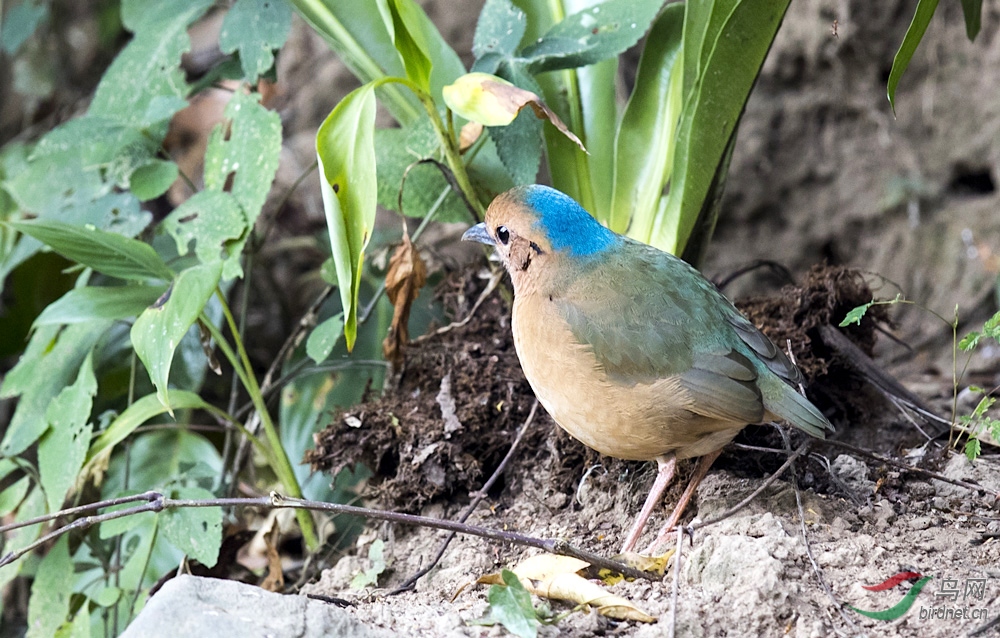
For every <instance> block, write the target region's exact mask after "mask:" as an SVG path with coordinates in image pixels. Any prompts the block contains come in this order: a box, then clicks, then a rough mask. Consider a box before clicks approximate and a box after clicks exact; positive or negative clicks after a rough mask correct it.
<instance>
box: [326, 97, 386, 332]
mask: <svg viewBox="0 0 1000 638" xmlns="http://www.w3.org/2000/svg"><path fill="white" fill-rule="evenodd" d="M374 133H375V90H374V87H373V86H372V85H371V84H366V85H364V86H362V87H360V88H358V89H355V90H354V91H352V92H351V93H349V94H348V95H347V97H345V98H344V99H343V100H341V101H340V103H339V104H338V105H337V106H336V108H334V109H333V111H331V112H330V115H329V116H327V118H326V120H325V121H324V122H323V125H322V126H320V127H319V131H318V132H317V134H316V156H317V158H318V160H319V169H320V189H321V191H322V193H323V210H324V212H325V213H326V227H327V230H328V231H329V234H330V246H331V248H332V251H333V261H334V265H335V266H336V269H337V282H338V287H339V288H340V300H341V303H342V304H343V308H344V316H345V317H346V319H345V321H344V338H345V339H346V341H347V349H348V350H351V349H353V348H354V340H355V339H356V337H357V334H358V293H359V291H360V287H361V269H362V267H363V265H364V259H365V247H367V246H368V240H369V239H371V233H372V228H373V226H374V224H375V203H376V199H377V186H376V184H375V179H376V168H375V145H374Z"/></svg>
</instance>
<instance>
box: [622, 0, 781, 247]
mask: <svg viewBox="0 0 1000 638" xmlns="http://www.w3.org/2000/svg"><path fill="white" fill-rule="evenodd" d="M788 2H789V0H779V1H778V2H775V1H774V0H741V1H740V2H738V4H736V6H735V7H734V8H733V10H732V12H731V13H728V14H727V13H726V12H725V11H720V9H724V8H725V7H719V6H716V7H714V8H712V15H711V16H710V18H709V19H708V20H707V21H705V20H702V21H701V22H705V23H707V27H706V28H705V30H704V33H705V34H706V38H705V41H704V43H703V44H702V47H701V51H702V58H703V60H702V63H701V65H700V66H699V67H698V73H699V77H698V78H697V80H696V81H695V83H694V85H693V87H692V88H691V91H690V94H688V95H687V97H686V98H685V102H684V110H683V112H682V115H681V121H680V123H679V125H678V130H677V140H676V148H675V151H674V167H673V170H672V171H671V184H670V193H669V195H668V197H667V201H666V207H665V209H664V211H663V213H662V214H659V215H657V218H656V220H655V222H654V224H653V229H652V231H651V236H650V237H649V239H648V240H647V239H646V238H642V237H640V238H639V239H642V240H643V241H647V242H648V243H651V244H652V245H654V246H656V247H658V248H660V249H662V250H666V251H668V252H672V253H674V254H680V253H681V252H682V251H683V249H684V247H685V245H686V243H687V241H688V238H689V237H690V235H691V232H692V230H693V229H694V227H695V225H696V224H697V222H698V216H699V214H700V212H701V210H702V207H703V205H704V204H705V201H706V199H707V198H708V196H709V193H710V191H711V190H712V185H713V184H718V183H720V182H719V181H718V178H717V174H718V172H719V171H720V168H721V167H722V165H723V162H724V159H725V157H726V151H727V148H729V144H730V142H731V138H732V137H733V135H735V131H736V127H737V125H738V124H739V121H740V117H741V116H742V114H743V108H744V106H745V105H746V101H747V98H748V97H749V95H750V90H751V89H752V88H753V85H754V82H755V81H756V78H757V74H758V73H759V72H760V68H761V66H762V65H763V63H764V58H765V57H766V56H767V52H768V50H769V49H770V47H771V42H773V40H774V34H775V33H776V32H777V30H778V27H779V26H780V24H781V20H782V18H783V17H784V15H785V10H786V9H787V8H788ZM696 8H697V3H692V4H690V5H689V6H688V8H687V14H686V15H685V35H684V38H685V42H684V56H685V58H684V67H685V69H684V72H685V74H687V73H688V69H689V65H688V59H687V56H688V51H689V47H688V44H689V43H688V41H687V37H688V33H687V30H688V26H689V25H690V24H699V21H698V20H696V19H694V18H689V16H690V15H691V14H692V13H696V11H695V9H696ZM702 8H704V7H702ZM684 83H685V85H687V78H686V77H685V81H684Z"/></svg>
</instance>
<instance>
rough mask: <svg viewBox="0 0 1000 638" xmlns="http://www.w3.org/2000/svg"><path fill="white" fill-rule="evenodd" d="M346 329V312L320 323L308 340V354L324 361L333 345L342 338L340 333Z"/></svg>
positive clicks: (319, 361) (315, 359) (316, 359)
mask: <svg viewBox="0 0 1000 638" xmlns="http://www.w3.org/2000/svg"><path fill="white" fill-rule="evenodd" d="M343 330H344V313H340V314H337V315H334V316H333V317H330V318H329V319H327V320H326V321H324V322H323V323H321V324H319V325H318V326H316V327H315V328H313V331H312V332H310V333H309V339H308V340H307V341H306V354H307V355H309V358H310V359H312V360H313V361H315V362H316V363H323V362H324V361H326V358H327V357H329V356H330V352H332V351H333V346H335V345H336V344H337V340H338V339H340V334H341V332H342V331H343Z"/></svg>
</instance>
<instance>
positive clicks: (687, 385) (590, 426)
mask: <svg viewBox="0 0 1000 638" xmlns="http://www.w3.org/2000/svg"><path fill="white" fill-rule="evenodd" d="M484 220H485V221H483V222H481V223H478V224H476V225H474V226H472V227H470V228H469V229H468V230H467V231H466V232H465V233H464V234H463V236H462V239H463V240H466V241H474V242H479V243H482V244H486V245H489V246H493V247H494V248H495V249H496V251H497V253H498V254H499V257H500V261H501V262H502V263H503V265H504V267H505V268H506V270H507V271H508V273H509V274H510V278H511V282H512V284H513V288H514V303H513V311H512V321H511V324H512V330H513V336H514V346H515V349H516V351H517V356H518V359H519V361H520V363H521V368H522V369H523V371H524V375H525V377H526V378H527V380H528V383H529V384H530V385H531V388H532V390H533V391H534V393H535V395H536V397H537V398H538V400H539V402H540V403H541V404H542V406H543V407H544V408H545V409H546V411H547V412H548V413H549V414H550V415H551V417H552V419H553V420H554V421H555V422H556V423H557V424H558V425H559V426H560V427H562V428H563V429H564V430H566V432H568V433H569V434H570V435H571V436H572V437H574V438H575V439H577V440H579V441H580V442H581V443H583V444H584V445H586V446H588V447H590V448H592V449H594V450H596V451H597V452H599V453H601V454H604V455H607V456H611V457H615V458H619V459H626V460H639V461H655V462H656V463H657V475H656V479H655V480H654V482H653V486H652V488H651V490H650V493H649V496H648V497H647V498H646V501H645V503H644V504H643V507H642V509H641V511H640V513H639V515H638V516H637V518H636V520H635V522H634V523H633V525H632V527H631V529H630V530H629V532H628V534H627V536H626V538H625V541H624V543H623V546H622V553H625V552H629V551H633V550H634V548H635V546H636V544H637V543H638V540H639V539H640V537H641V535H642V533H643V530H644V529H645V525H646V522H647V520H648V518H649V516H650V514H651V513H652V512H653V510H654V509H655V507H656V506H657V504H658V503H659V501H660V499H661V497H662V495H663V492H664V491H665V490H666V488H667V486H669V484H670V482H671V481H672V479H673V475H674V473H675V469H676V462H677V461H678V460H680V459H687V458H695V457H700V460H699V462H698V465H697V467H696V470H695V473H694V477H693V478H692V480H691V481H690V483H689V485H688V486H687V489H686V490H685V492H684V494H683V495H682V496H681V500H680V502H679V503H678V504H677V507H676V508H675V509H674V511H673V513H672V515H671V516H670V517H669V518H668V520H667V523H666V524H665V525H664V527H663V529H662V531H661V532H660V533H659V534H658V536H657V537H656V540H654V541H653V543H652V544H651V545H650V546H649V547H648V548H647V549H646V550H645V551H646V553H651V552H652V551H653V549H654V548H655V547H656V546H657V545H658V544H660V543H662V542H663V541H664V540H666V539H667V538H668V536H669V534H670V532H671V530H672V529H673V528H674V527H675V526H676V525H677V523H678V522H679V521H680V517H681V516H682V514H683V510H684V507H685V506H686V504H687V502H688V501H689V500H690V498H691V496H692V495H693V494H694V489H695V488H696V487H697V484H698V482H700V480H701V479H702V478H703V477H704V476H705V474H706V473H707V471H708V469H709V467H710V466H711V464H712V462H713V461H714V460H715V459H716V458H717V457H718V455H719V454H720V453H721V450H722V448H723V447H724V446H725V445H726V444H727V443H729V442H730V441H731V440H732V439H733V437H735V436H736V434H737V433H738V432H739V431H740V430H741V429H743V427H745V426H746V425H748V424H751V423H764V422H767V421H770V420H784V421H787V422H788V423H790V424H791V425H793V426H795V427H797V428H798V429H800V430H802V431H804V432H806V433H808V434H810V435H812V436H814V437H818V438H824V436H825V433H826V432H827V431H833V429H834V428H833V426H832V425H831V424H830V421H829V420H828V419H827V418H826V417H825V416H824V415H823V413H822V412H821V411H820V410H819V409H818V408H817V407H816V406H815V405H813V404H812V403H811V402H810V401H809V400H808V399H806V398H805V397H804V396H802V395H801V394H800V393H799V392H798V391H797V390H796V388H797V387H799V385H800V384H801V382H802V380H803V378H802V374H801V372H800V371H799V370H798V368H797V367H796V366H795V365H794V364H793V363H792V362H791V361H790V360H789V358H788V357H787V356H786V355H785V354H784V353H783V352H782V351H781V349H780V348H778V347H777V346H775V344H774V343H773V342H772V341H771V340H770V339H769V338H768V337H766V336H765V335H764V334H763V333H762V332H761V331H760V330H759V329H758V328H757V327H756V326H754V325H753V323H751V322H750V321H749V320H748V319H747V318H746V317H744V316H743V315H742V314H741V313H740V311H739V310H737V309H736V307H735V306H733V304H732V303H731V302H730V301H729V300H728V299H726V297H724V296H723V295H722V293H721V292H719V290H718V289H717V288H716V287H715V286H714V285H713V284H712V283H711V282H709V281H708V280H707V279H706V278H705V277H704V276H703V275H702V274H701V273H699V272H698V271H697V270H696V269H695V268H694V267H692V266H691V265H689V264H688V263H687V262H685V261H683V260H682V259H679V258H678V257H675V256H674V255H671V254H669V253H667V252H664V251H661V250H659V249H657V248H654V247H652V246H649V245H647V244H644V243H642V242H639V241H636V240H633V239H630V238H628V237H625V236H623V235H619V234H617V233H615V232H613V231H611V230H610V229H608V228H606V227H605V226H603V225H602V224H601V223H600V222H598V221H597V220H596V219H595V218H594V217H593V216H592V215H591V214H590V213H589V212H587V211H586V210H585V209H584V208H583V207H582V206H580V204H579V203H577V202H576V201H575V200H574V199H572V198H571V197H569V196H568V195H566V194H564V193H562V192H560V191H558V190H556V189H554V188H551V187H548V186H543V185H539V184H531V185H525V186H517V187H515V188H513V189H510V190H508V191H506V192H504V193H502V194H500V195H498V196H497V197H496V198H495V199H494V200H493V201H492V202H491V203H490V205H489V207H488V208H487V211H486V214H485V216H484Z"/></svg>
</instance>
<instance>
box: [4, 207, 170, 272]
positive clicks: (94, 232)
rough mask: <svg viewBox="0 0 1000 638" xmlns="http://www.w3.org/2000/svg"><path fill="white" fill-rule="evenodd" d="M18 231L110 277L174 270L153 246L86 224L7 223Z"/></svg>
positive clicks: (54, 222) (67, 257)
mask: <svg viewBox="0 0 1000 638" xmlns="http://www.w3.org/2000/svg"><path fill="white" fill-rule="evenodd" d="M7 223H8V224H9V225H10V226H11V227H13V228H14V229H15V230H17V231H18V232H21V233H24V234H25V235H30V236H32V237H34V238H35V239H37V240H38V241H40V242H42V243H44V244H46V245H48V246H49V247H50V248H52V250H54V251H56V252H57V253H59V254H60V255H62V256H63V257H65V258H66V259H69V260H71V261H76V262H79V263H81V264H83V265H84V266H87V267H88V268H93V269H94V270H96V271H97V272H100V273H104V274H105V275H108V276H109V277H118V278H120V279H133V280H139V281H142V280H146V279H149V278H155V279H170V278H171V277H173V273H172V272H171V271H170V269H169V268H167V265H166V264H165V263H164V262H163V259H162V258H160V256H159V255H157V254H156V251H155V250H153V248H152V247H151V246H150V245H149V244H146V243H144V242H141V241H138V240H136V239H130V238H128V237H123V236H121V235H119V234H117V233H109V232H107V231H103V230H98V229H97V228H94V227H90V226H86V227H80V226H73V225H71V224H66V223H63V222H57V221H45V220H40V219H39V220H34V221H20V222H7Z"/></svg>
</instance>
